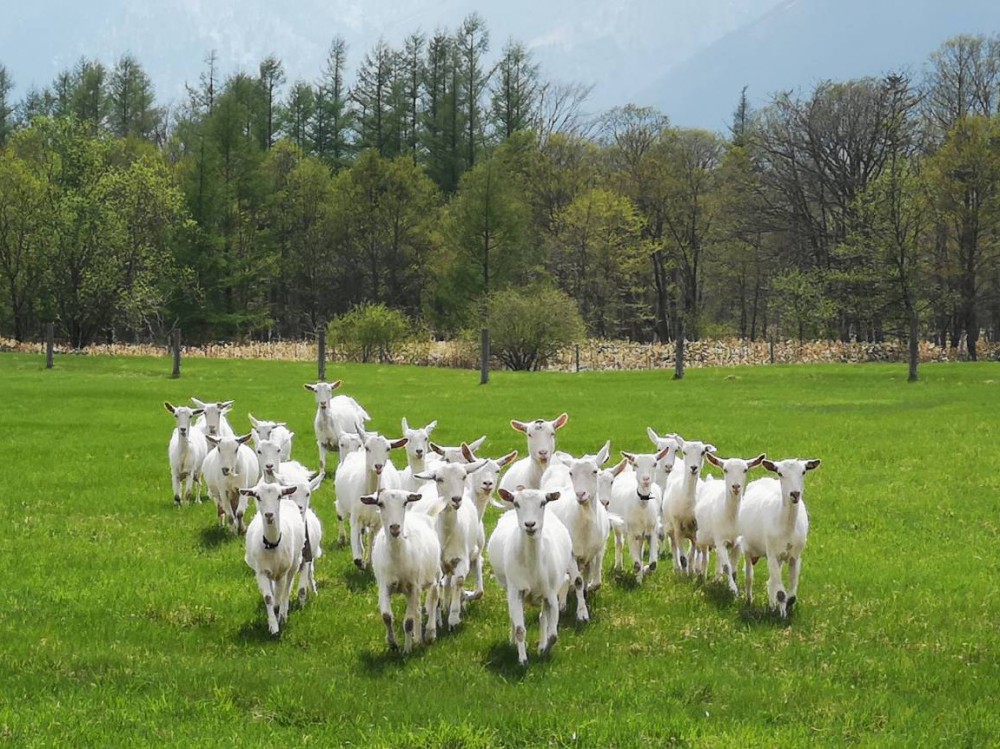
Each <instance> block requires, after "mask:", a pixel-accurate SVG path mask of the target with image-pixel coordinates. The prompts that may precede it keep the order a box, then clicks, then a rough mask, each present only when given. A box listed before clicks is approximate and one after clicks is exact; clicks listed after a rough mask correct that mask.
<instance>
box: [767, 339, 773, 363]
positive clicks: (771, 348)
mask: <svg viewBox="0 0 1000 749" xmlns="http://www.w3.org/2000/svg"><path fill="white" fill-rule="evenodd" d="M768 345H769V348H770V350H771V364H774V336H773V335H772V336H771V340H770V341H769V342H768Z"/></svg>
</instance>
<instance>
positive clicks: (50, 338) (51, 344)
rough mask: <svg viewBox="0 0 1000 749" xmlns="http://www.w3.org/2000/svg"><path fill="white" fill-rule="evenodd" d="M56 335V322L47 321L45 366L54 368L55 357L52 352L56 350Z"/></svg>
mask: <svg viewBox="0 0 1000 749" xmlns="http://www.w3.org/2000/svg"><path fill="white" fill-rule="evenodd" d="M55 337H56V326H55V323H47V324H46V326H45V368H46V369H52V365H53V363H54V362H53V357H52V354H53V353H54V352H55Z"/></svg>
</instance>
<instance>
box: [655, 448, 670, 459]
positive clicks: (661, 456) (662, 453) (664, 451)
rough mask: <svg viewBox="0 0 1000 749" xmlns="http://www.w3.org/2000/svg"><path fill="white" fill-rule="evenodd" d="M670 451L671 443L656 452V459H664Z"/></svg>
mask: <svg viewBox="0 0 1000 749" xmlns="http://www.w3.org/2000/svg"><path fill="white" fill-rule="evenodd" d="M668 452H670V445H667V446H666V447H665V448H663V449H662V450H660V452H658V453H656V459H657V460H663V459H664V458H665V457H667V453H668Z"/></svg>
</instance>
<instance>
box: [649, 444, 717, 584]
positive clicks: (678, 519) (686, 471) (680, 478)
mask: <svg viewBox="0 0 1000 749" xmlns="http://www.w3.org/2000/svg"><path fill="white" fill-rule="evenodd" d="M681 450H683V452H684V461H683V463H680V464H678V465H676V466H675V467H674V470H673V471H671V473H670V478H669V479H668V480H667V489H666V491H665V492H664V494H663V506H662V513H663V517H662V523H663V532H664V533H665V534H666V535H667V537H669V538H670V547H671V549H672V550H673V555H674V569H675V570H676V571H678V572H684V573H687V574H691V572H692V568H693V566H694V565H693V561H694V560H693V558H692V557H693V556H694V550H695V544H696V541H695V532H696V531H697V529H698V523H697V521H696V520H695V516H694V507H695V500H697V498H698V484H699V483H701V468H702V466H703V465H704V462H705V456H706V455H707V454H709V453H714V452H715V446H714V445H708V444H705V443H704V442H696V441H694V440H687V441H685V440H681ZM685 540H687V541H689V542H690V544H689V549H688V553H687V554H685V553H684V551H683V550H682V549H681V545H682V544H683V542H684V541H685Z"/></svg>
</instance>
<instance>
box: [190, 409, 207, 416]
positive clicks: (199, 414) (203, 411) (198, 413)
mask: <svg viewBox="0 0 1000 749" xmlns="http://www.w3.org/2000/svg"><path fill="white" fill-rule="evenodd" d="M203 413H205V409H204V408H196V409H194V410H193V411H192V412H191V415H192V416H201V415H202V414H203Z"/></svg>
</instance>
